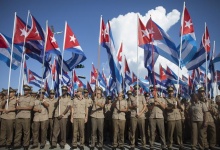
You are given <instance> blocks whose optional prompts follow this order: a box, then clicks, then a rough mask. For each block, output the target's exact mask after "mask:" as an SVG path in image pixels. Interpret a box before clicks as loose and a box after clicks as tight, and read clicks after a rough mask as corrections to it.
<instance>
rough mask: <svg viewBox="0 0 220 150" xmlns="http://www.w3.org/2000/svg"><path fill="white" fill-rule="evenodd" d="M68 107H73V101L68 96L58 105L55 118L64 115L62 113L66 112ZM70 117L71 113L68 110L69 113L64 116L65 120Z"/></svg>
mask: <svg viewBox="0 0 220 150" xmlns="http://www.w3.org/2000/svg"><path fill="white" fill-rule="evenodd" d="M59 105H60V106H59ZM68 106H72V101H71V99H70V97H67V96H66V97H61V98H60V102H59V104H58V105H57V108H56V109H55V114H54V117H58V116H59V115H62V113H63V112H64V111H65V110H66V108H67V107H68ZM59 107H60V114H59ZM69 115H70V111H69V110H68V112H67V113H66V114H65V115H64V116H63V118H68V116H69Z"/></svg>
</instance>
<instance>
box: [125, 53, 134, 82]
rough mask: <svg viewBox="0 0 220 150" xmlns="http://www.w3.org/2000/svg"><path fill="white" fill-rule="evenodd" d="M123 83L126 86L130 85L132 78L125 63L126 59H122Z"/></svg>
mask: <svg viewBox="0 0 220 150" xmlns="http://www.w3.org/2000/svg"><path fill="white" fill-rule="evenodd" d="M124 75H125V76H124V82H125V83H126V84H127V85H131V84H132V78H131V72H130V68H129V66H128V62H127V59H126V57H125V59H124Z"/></svg>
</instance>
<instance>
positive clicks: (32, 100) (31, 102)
mask: <svg viewBox="0 0 220 150" xmlns="http://www.w3.org/2000/svg"><path fill="white" fill-rule="evenodd" d="M34 105H35V103H34V98H33V97H31V98H30V104H29V106H32V107H33V106H34Z"/></svg>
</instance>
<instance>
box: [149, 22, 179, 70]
mask: <svg viewBox="0 0 220 150" xmlns="http://www.w3.org/2000/svg"><path fill="white" fill-rule="evenodd" d="M146 28H147V30H148V32H149V33H150V36H151V39H152V45H151V46H153V48H154V50H157V53H158V54H159V55H161V56H163V57H164V58H166V59H168V60H169V61H170V62H172V63H174V64H176V65H177V66H178V64H179V55H178V51H177V48H176V45H175V44H174V42H173V41H172V40H171V38H170V37H169V35H168V34H167V33H165V31H164V30H163V29H162V28H161V27H160V26H159V25H157V24H156V23H155V22H154V21H152V20H151V18H150V19H149V20H148V22H147V25H146Z"/></svg>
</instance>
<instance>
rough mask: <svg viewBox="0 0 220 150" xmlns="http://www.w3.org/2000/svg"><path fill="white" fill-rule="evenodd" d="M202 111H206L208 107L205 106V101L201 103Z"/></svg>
mask: <svg viewBox="0 0 220 150" xmlns="http://www.w3.org/2000/svg"><path fill="white" fill-rule="evenodd" d="M202 111H203V112H207V111H208V108H207V106H206V104H205V103H202Z"/></svg>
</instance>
